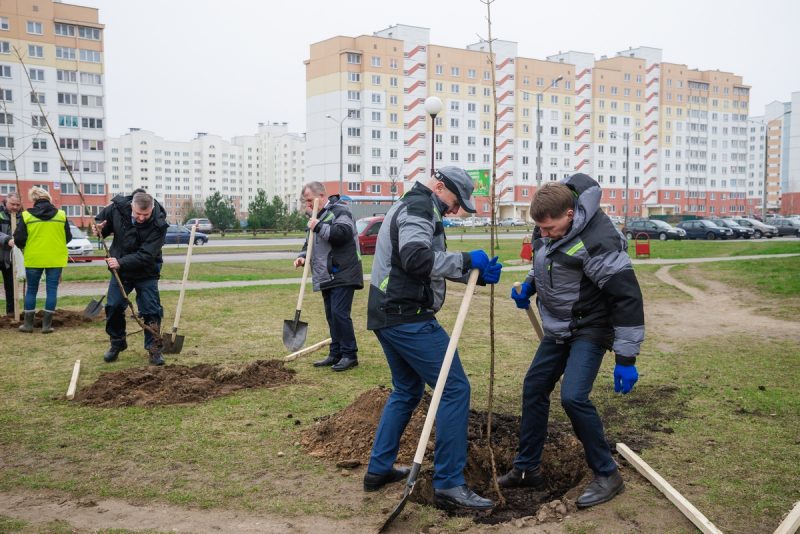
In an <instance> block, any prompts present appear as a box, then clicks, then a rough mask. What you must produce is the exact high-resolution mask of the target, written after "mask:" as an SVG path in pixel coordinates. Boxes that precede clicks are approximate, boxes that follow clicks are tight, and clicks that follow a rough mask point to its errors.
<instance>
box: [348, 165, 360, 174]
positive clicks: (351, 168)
mask: <svg viewBox="0 0 800 534" xmlns="http://www.w3.org/2000/svg"><path fill="white" fill-rule="evenodd" d="M347 172H349V173H354V174H357V173H360V172H361V164H360V163H348V164H347Z"/></svg>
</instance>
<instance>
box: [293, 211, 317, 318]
mask: <svg viewBox="0 0 800 534" xmlns="http://www.w3.org/2000/svg"><path fill="white" fill-rule="evenodd" d="M318 208H319V198H315V199H314V207H313V208H311V218H312V219H316V218H317V209H318ZM313 251H314V231H313V230H309V231H308V246H306V260H305V263H304V264H303V280H302V281H301V282H300V294H299V295H298V296H297V308H295V309H296V310H302V309H303V295H305V294H306V282H307V281H308V271H309V270H310V269H311V254H312V252H313Z"/></svg>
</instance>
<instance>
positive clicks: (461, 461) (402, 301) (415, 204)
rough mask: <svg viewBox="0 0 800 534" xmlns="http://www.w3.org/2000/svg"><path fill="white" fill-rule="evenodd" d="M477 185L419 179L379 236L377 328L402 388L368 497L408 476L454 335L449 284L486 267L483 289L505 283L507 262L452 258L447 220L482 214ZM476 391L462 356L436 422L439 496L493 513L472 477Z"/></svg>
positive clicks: (376, 451) (466, 180)
mask: <svg viewBox="0 0 800 534" xmlns="http://www.w3.org/2000/svg"><path fill="white" fill-rule="evenodd" d="M473 187H474V186H473V183H472V179H471V178H470V177H469V175H468V174H467V173H466V172H464V170H462V169H459V168H457V167H443V168H441V169H439V170H438V171H437V172H436V173H435V174H434V175H433V176H432V177H431V178H429V179H428V180H427V181H426V182H425V183H421V182H418V183H416V184H415V185H414V187H412V188H411V190H410V191H409V192H408V193H406V194H405V195H404V196H403V198H401V199H400V200H399V201H398V202H397V203H396V204H395V205H394V206H392V208H391V209H390V210H389V213H387V214H386V217H385V219H384V221H383V225H382V226H381V229H380V232H379V233H378V241H377V244H376V246H375V259H374V261H373V264H372V275H371V279H372V280H371V282H370V286H369V306H368V312H367V328H368V329H369V330H373V331H374V332H375V335H376V336H377V337H378V341H380V343H381V346H382V347H383V351H384V353H385V354H386V360H387V361H388V363H389V368H390V369H391V372H392V385H393V387H394V388H393V390H392V393H391V395H390V396H389V400H388V401H387V402H386V406H385V407H384V410H383V415H382V416H381V421H380V424H379V425H378V430H377V432H376V434H375V441H374V443H373V445H372V454H371V456H370V461H369V466H368V467H367V474H366V475H365V476H364V491H375V490H377V489H379V488H381V487H383V486H384V485H386V484H388V483H391V482H397V481H399V480H402V479H403V478H405V477H406V476H407V475H408V473H409V470H408V469H407V468H399V469H398V468H395V467H394V461H395V459H396V458H397V451H398V449H399V447H400V437H401V436H402V434H403V431H404V430H405V428H406V425H407V424H408V421H409V419H410V418H411V413H412V412H413V411H414V408H416V406H417V404H418V403H419V401H420V399H421V398H422V393H423V391H424V390H425V384H426V383H427V384H428V385H429V386H431V387H435V385H436V381H437V378H438V376H439V370H440V369H441V367H442V363H443V361H444V355H445V353H446V352H447V345H448V343H449V342H450V337H449V336H448V335H447V332H445V331H444V329H443V328H442V327H441V326H440V325H439V323H438V322H437V320H436V316H435V314H436V312H437V311H439V309H440V308H441V307H442V304H443V303H444V298H445V289H446V288H445V279H450V280H454V281H458V282H462V283H464V282H466V280H467V278H468V277H469V271H470V270H471V269H479V270H480V272H481V276H480V278H479V282H480V283H481V284H495V283H497V282H498V281H499V280H500V272H501V269H502V264H500V263H497V257H495V258H493V259H491V260H490V259H489V256H488V255H487V254H486V252H484V251H483V250H473V251H472V252H447V251H446V243H445V236H444V226H443V225H442V217H443V216H445V215H447V214H455V213H457V212H458V211H459V209H464V211H467V212H470V213H475V207H474V206H473V204H472V200H471V199H470V197H471V195H472V190H473ZM469 397H470V386H469V381H468V380H467V376H466V374H465V373H464V369H463V368H462V366H461V361H460V360H459V357H458V353H457V352H456V354H455V357H454V359H453V362H452V366H451V368H450V374H449V375H448V376H447V381H446V383H445V388H444V392H443V394H442V399H441V404H440V405H439V410H438V412H437V420H436V452H435V455H434V476H433V497H434V502H435V503H436V505H437V506H440V507H442V508H466V509H471V510H488V509H491V508H492V507H493V506H494V503H493V502H492V501H491V500H489V499H484V498H483V497H480V496H478V495H476V494H475V492H473V491H472V490H471V489H470V488H469V487H468V486H467V485H466V481H465V479H464V466H465V465H466V461H467V422H468V418H469Z"/></svg>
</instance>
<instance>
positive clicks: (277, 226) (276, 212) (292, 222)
mask: <svg viewBox="0 0 800 534" xmlns="http://www.w3.org/2000/svg"><path fill="white" fill-rule="evenodd" d="M247 212H248V215H247V228H248V230H249V231H252V232H253V233H255V232H256V230H275V231H283V232H290V231H292V230H303V229H305V227H306V218H305V217H304V215H303V213H301V212H299V211H291V210H289V206H287V205H286V204H285V203H284V202H283V200H281V198H280V197H279V196H277V195H276V196H274V197H272V201H269V199H268V198H267V193H266V192H265V191H264V190H263V189H259V190H258V194H257V195H256V198H254V199H253V201H252V202H250V203H249V204H248V206H247ZM184 213H185V215H184V217H185V220H189V219H195V218H199V217H205V218H206V219H208V220H209V221H211V224H213V225H214V228H216V229H217V230H219V231H220V232H222V234H223V235H224V234H225V232H226V231H228V230H232V229H239V227H240V225H239V219H238V217H237V216H236V206H234V204H233V200H231V198H229V197H225V196H223V195H222V194H220V192H219V191H216V192H215V193H214V194H213V195H211V196H210V197H208V198H207V199H206V201H205V204H204V206H203V208H197V207H196V206H195V205H194V204H193V203H192V202H191V201H187V202H186V204H185V205H184Z"/></svg>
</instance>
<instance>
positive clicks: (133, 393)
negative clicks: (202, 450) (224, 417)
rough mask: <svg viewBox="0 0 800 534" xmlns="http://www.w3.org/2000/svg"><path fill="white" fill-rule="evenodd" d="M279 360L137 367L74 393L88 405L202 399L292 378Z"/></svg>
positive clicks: (179, 402)
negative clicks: (233, 363) (227, 364)
mask: <svg viewBox="0 0 800 534" xmlns="http://www.w3.org/2000/svg"><path fill="white" fill-rule="evenodd" d="M294 373H295V371H294V370H292V369H286V368H284V366H283V362H282V361H280V360H269V361H267V360H257V361H255V362H252V363H250V364H247V365H244V366H238V367H232V366H222V365H210V364H201V365H196V366H194V367H186V366H185V365H167V366H164V367H153V366H150V367H137V368H133V369H125V370H123V371H117V372H113V373H103V374H101V375H100V378H98V379H97V381H96V382H95V383H94V384H92V385H91V386H89V387H87V388H84V389H82V390H80V391H79V392H78V394H77V395H75V400H76V401H77V402H80V403H82V404H86V405H89V406H98V407H102V408H113V407H117V406H158V405H162V404H183V403H194V402H203V401H205V400H208V399H213V398H214V397H221V396H223V395H228V394H229V393H232V392H234V391H237V390H239V389H245V388H267V387H274V386H278V385H281V384H286V383H288V382H292V381H293V380H294Z"/></svg>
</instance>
